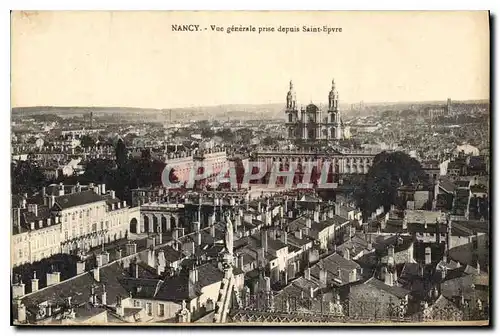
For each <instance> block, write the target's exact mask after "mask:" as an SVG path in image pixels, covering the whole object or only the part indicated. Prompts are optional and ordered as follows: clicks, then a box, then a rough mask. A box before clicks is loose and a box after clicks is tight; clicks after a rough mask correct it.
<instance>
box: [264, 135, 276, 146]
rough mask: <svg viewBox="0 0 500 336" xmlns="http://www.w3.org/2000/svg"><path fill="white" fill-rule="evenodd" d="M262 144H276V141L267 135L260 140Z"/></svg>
mask: <svg viewBox="0 0 500 336" xmlns="http://www.w3.org/2000/svg"><path fill="white" fill-rule="evenodd" d="M262 144H263V145H264V146H275V145H277V144H278V142H277V141H276V139H275V138H273V137H271V136H269V135H268V136H266V137H265V138H264V139H263V140H262Z"/></svg>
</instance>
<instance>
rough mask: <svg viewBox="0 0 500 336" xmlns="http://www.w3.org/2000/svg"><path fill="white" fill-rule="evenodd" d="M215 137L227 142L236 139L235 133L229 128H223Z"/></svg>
mask: <svg viewBox="0 0 500 336" xmlns="http://www.w3.org/2000/svg"><path fill="white" fill-rule="evenodd" d="M215 135H217V136H220V137H221V138H222V139H223V140H224V141H225V142H230V141H233V139H234V133H233V131H231V129H229V128H223V129H221V130H220V131H218V132H217V133H215Z"/></svg>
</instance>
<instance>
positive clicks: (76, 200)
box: [56, 190, 105, 209]
mask: <svg viewBox="0 0 500 336" xmlns="http://www.w3.org/2000/svg"><path fill="white" fill-rule="evenodd" d="M104 200H105V198H104V197H103V196H101V195H97V194H96V193H94V192H93V191H91V190H88V191H82V192H79V193H73V194H69V195H64V196H57V197H56V204H57V205H59V207H60V208H61V209H68V208H72V207H76V206H81V205H84V204H89V203H95V202H101V201H104Z"/></svg>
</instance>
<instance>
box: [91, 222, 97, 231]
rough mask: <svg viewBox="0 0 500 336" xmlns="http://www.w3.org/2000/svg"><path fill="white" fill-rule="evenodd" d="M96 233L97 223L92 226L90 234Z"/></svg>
mask: <svg viewBox="0 0 500 336" xmlns="http://www.w3.org/2000/svg"><path fill="white" fill-rule="evenodd" d="M95 231H97V223H94V224H92V232H95Z"/></svg>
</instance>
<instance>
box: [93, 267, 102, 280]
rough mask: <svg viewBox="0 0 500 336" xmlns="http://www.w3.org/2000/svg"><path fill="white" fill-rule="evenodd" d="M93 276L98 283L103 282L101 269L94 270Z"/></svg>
mask: <svg viewBox="0 0 500 336" xmlns="http://www.w3.org/2000/svg"><path fill="white" fill-rule="evenodd" d="M92 275H93V276H94V280H95V281H97V282H100V281H101V277H100V267H99V266H97V267H96V268H94V269H93V270H92Z"/></svg>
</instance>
